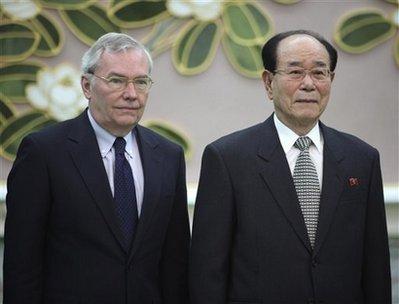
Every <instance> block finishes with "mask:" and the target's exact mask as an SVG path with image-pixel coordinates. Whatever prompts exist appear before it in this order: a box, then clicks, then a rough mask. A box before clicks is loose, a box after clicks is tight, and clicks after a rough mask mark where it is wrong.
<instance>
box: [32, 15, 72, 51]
mask: <svg viewBox="0 0 399 304" xmlns="http://www.w3.org/2000/svg"><path fill="white" fill-rule="evenodd" d="M30 22H31V23H32V24H33V26H34V27H35V28H36V30H37V32H38V33H39V34H40V42H39V45H38V47H37V49H36V51H35V55H37V56H44V57H50V56H54V55H57V54H58V53H59V52H60V51H61V48H62V46H63V44H64V33H63V32H62V30H61V29H60V27H59V25H58V23H57V22H56V21H55V20H54V18H53V17H51V16H49V15H48V14H45V13H41V14H40V15H38V16H36V18H34V19H32V20H30Z"/></svg>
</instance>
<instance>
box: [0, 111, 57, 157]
mask: <svg viewBox="0 0 399 304" xmlns="http://www.w3.org/2000/svg"><path fill="white" fill-rule="evenodd" d="M53 123H55V121H54V120H52V119H50V118H48V117H47V116H46V115H45V114H43V113H42V112H39V111H31V112H28V113H26V114H24V115H21V116H19V117H14V118H13V119H9V120H8V121H7V123H6V124H5V125H4V126H2V128H1V130H0V131H1V132H0V133H1V135H0V154H1V155H2V156H4V157H5V158H7V159H9V160H11V161H12V160H14V158H15V156H16V153H17V151H18V147H19V144H20V143H21V141H22V139H23V138H24V137H25V136H26V135H28V134H29V133H31V132H34V131H37V130H40V129H41V128H43V127H45V126H48V125H51V124H53Z"/></svg>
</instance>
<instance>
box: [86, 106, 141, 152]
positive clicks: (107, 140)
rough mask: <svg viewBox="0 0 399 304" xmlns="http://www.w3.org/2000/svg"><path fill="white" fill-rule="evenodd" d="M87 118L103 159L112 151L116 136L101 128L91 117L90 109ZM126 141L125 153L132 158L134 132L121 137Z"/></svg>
mask: <svg viewBox="0 0 399 304" xmlns="http://www.w3.org/2000/svg"><path fill="white" fill-rule="evenodd" d="M87 114H88V116H89V121H90V123H91V125H92V127H93V129H94V133H95V134H96V138H97V142H98V147H99V149H100V153H101V156H102V157H103V158H104V157H105V156H106V155H107V154H108V153H109V152H110V151H111V149H112V147H113V145H114V142H115V139H116V136H115V135H112V134H111V133H109V132H108V131H107V130H105V129H104V128H103V127H101V126H100V125H99V124H98V123H97V122H96V120H95V119H94V117H93V116H92V115H91V112H90V108H89V110H88V111H87ZM123 138H124V139H125V140H126V148H125V151H126V152H127V153H128V154H129V155H130V156H133V141H134V140H135V139H136V138H135V132H129V133H128V134H126V135H125V136H124V137H123Z"/></svg>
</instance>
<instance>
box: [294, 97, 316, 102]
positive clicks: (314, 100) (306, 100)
mask: <svg viewBox="0 0 399 304" xmlns="http://www.w3.org/2000/svg"><path fill="white" fill-rule="evenodd" d="M295 102H299V103H317V100H316V99H310V98H303V99H297V100H296V101H295Z"/></svg>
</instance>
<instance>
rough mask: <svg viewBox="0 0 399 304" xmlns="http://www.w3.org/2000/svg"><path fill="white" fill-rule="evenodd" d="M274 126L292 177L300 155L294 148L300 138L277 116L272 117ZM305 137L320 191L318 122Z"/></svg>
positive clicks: (320, 142) (320, 135)
mask: <svg viewBox="0 0 399 304" xmlns="http://www.w3.org/2000/svg"><path fill="white" fill-rule="evenodd" d="M273 119H274V125H275V126H276V129H277V134H278V138H279V139H280V143H281V146H282V147H283V150H284V153H285V157H286V158H287V162H288V165H289V166H290V170H291V175H294V168H295V163H296V160H297V158H298V156H299V154H300V152H301V151H300V150H299V149H298V148H296V147H295V146H294V144H295V142H296V140H297V139H298V138H299V137H300V136H299V135H298V134H296V133H295V132H294V131H292V130H291V129H290V128H288V127H287V126H286V125H285V124H283V123H282V122H281V121H280V120H279V119H278V118H277V115H276V114H274V115H273ZM305 136H308V137H309V138H310V139H311V140H312V142H313V145H311V146H310V147H309V155H310V158H311V159H312V161H313V163H314V165H315V167H316V171H317V177H318V178H319V184H320V190H321V186H322V184H323V146H324V140H323V135H322V133H321V130H320V126H319V122H317V124H316V125H315V126H314V127H313V129H312V130H310V132H309V133H308V134H306V135H305Z"/></svg>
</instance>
